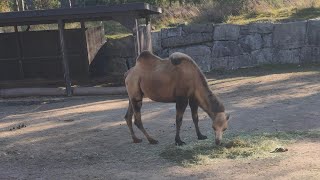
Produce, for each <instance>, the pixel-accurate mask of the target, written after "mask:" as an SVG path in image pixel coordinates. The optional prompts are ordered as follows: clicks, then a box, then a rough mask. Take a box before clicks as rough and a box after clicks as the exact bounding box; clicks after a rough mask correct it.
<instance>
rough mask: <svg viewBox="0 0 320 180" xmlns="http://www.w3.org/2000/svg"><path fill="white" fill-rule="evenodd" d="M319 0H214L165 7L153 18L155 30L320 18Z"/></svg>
mask: <svg viewBox="0 0 320 180" xmlns="http://www.w3.org/2000/svg"><path fill="white" fill-rule="evenodd" d="M319 7H320V0H305V1H301V0H223V1H222V0H214V1H206V0H204V1H202V2H201V3H200V4H196V5H188V6H183V7H181V6H173V7H164V8H163V10H164V13H163V14H162V15H161V16H160V17H159V16H157V17H155V18H154V24H155V28H156V29H161V28H164V27H173V26H177V25H180V24H192V23H236V24H246V23H251V22H262V21H263V22H264V21H268V22H277V21H281V20H285V19H288V20H296V19H310V18H316V17H320V9H319Z"/></svg>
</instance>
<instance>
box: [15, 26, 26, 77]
mask: <svg viewBox="0 0 320 180" xmlns="http://www.w3.org/2000/svg"><path fill="white" fill-rule="evenodd" d="M14 32H15V34H16V38H17V48H18V64H19V76H20V79H23V78H24V72H23V66H22V59H23V52H22V38H21V35H20V33H19V30H18V26H14Z"/></svg>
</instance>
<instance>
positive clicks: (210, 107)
mask: <svg viewBox="0 0 320 180" xmlns="http://www.w3.org/2000/svg"><path fill="white" fill-rule="evenodd" d="M196 94H197V95H196V97H197V101H198V103H199V106H200V107H201V108H202V109H203V110H204V111H206V112H207V113H211V112H212V113H219V112H224V111H225V109H224V105H223V104H222V103H221V102H220V101H219V99H218V97H217V96H216V95H214V94H213V93H212V92H211V90H210V89H209V88H208V87H206V86H204V87H202V88H199V90H198V92H197V93H196Z"/></svg>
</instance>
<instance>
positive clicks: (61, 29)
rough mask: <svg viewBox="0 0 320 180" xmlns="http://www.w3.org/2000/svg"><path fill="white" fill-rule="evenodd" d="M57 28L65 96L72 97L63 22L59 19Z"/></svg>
mask: <svg viewBox="0 0 320 180" xmlns="http://www.w3.org/2000/svg"><path fill="white" fill-rule="evenodd" d="M58 28H59V39H60V50H61V57H62V65H63V71H64V80H65V84H66V93H67V96H72V89H71V80H70V73H69V63H68V54H67V48H66V39H65V31H64V22H63V20H61V19H60V20H59V21H58Z"/></svg>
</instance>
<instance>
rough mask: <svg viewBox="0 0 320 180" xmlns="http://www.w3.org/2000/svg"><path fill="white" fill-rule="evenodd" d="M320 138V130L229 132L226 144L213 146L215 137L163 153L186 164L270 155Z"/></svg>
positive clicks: (169, 149) (174, 147) (163, 155)
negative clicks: (289, 145) (282, 148)
mask: <svg viewBox="0 0 320 180" xmlns="http://www.w3.org/2000/svg"><path fill="white" fill-rule="evenodd" d="M313 138H320V130H314V131H305V132H301V131H294V132H278V133H262V134H248V133H240V134H226V135H225V137H224V141H225V142H227V143H225V144H223V145H222V146H216V145H213V140H212V139H213V137H210V138H209V139H208V140H204V141H198V142H195V143H190V144H188V145H185V146H180V147H178V146H174V145H170V146H168V147H167V148H166V149H165V150H164V151H162V152H161V153H160V156H161V157H163V158H165V159H168V160H170V161H173V162H175V163H178V164H179V165H182V166H193V165H199V164H208V163H210V161H213V160H214V159H237V158H267V157H273V156H277V154H276V153H271V152H272V151H274V150H275V149H276V148H279V147H285V146H286V145H288V144H290V143H294V142H295V141H297V140H301V139H313Z"/></svg>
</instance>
